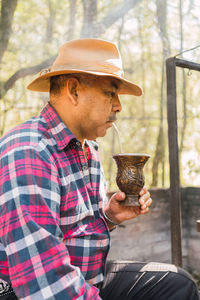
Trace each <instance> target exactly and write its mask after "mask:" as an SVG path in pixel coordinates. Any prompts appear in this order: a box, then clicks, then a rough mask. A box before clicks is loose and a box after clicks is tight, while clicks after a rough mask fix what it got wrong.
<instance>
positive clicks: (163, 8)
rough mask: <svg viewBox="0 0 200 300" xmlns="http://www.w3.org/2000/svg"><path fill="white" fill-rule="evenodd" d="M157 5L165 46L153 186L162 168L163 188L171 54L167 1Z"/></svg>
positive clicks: (163, 182)
mask: <svg viewBox="0 0 200 300" xmlns="http://www.w3.org/2000/svg"><path fill="white" fill-rule="evenodd" d="M156 5H157V19H158V26H159V34H160V38H161V40H162V46H163V60H162V76H161V87H160V90H161V92H160V102H159V105H160V126H159V132H158V137H157V144H156V150H155V156H154V159H153V165H152V186H157V185H158V167H159V165H161V167H162V186H164V184H165V145H164V124H163V120H164V118H163V109H164V96H163V95H164V94H163V90H164V74H165V72H164V68H165V59H166V57H167V56H168V55H169V53H170V47H169V39H168V36H167V26H166V20H167V1H166V0H156Z"/></svg>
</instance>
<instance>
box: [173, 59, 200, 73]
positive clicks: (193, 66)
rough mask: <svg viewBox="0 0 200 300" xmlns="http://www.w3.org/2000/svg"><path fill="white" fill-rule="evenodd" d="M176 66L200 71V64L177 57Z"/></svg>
mask: <svg viewBox="0 0 200 300" xmlns="http://www.w3.org/2000/svg"><path fill="white" fill-rule="evenodd" d="M175 64H176V66H177V67H181V68H187V69H190V70H194V71H200V64H197V63H194V62H192V61H188V60H184V59H180V58H177V57H175Z"/></svg>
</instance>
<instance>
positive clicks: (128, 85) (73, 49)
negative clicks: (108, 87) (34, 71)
mask: <svg viewBox="0 0 200 300" xmlns="http://www.w3.org/2000/svg"><path fill="white" fill-rule="evenodd" d="M72 73H87V74H94V75H98V76H110V77H114V78H117V79H119V80H120V81H121V85H120V89H119V91H118V93H119V94H131V95H135V96H140V95H141V94H142V90H141V88H140V87H139V86H138V85H136V84H133V83H132V82H130V81H128V80H126V79H124V78H123V76H124V72H123V69H122V61H121V56H120V53H119V50H118V49H117V47H116V45H115V44H113V43H111V42H108V41H105V40H101V39H93V38H90V39H79V40H72V41H69V42H67V43H65V44H64V45H62V46H61V47H60V49H59V53H58V56H57V58H56V60H55V61H54V63H53V65H52V67H50V68H49V69H45V70H42V71H41V72H40V74H39V76H38V77H37V78H36V79H34V80H33V81H32V82H31V83H30V84H29V85H28V86H27V88H28V89H29V90H32V91H38V92H49V87H50V80H49V78H50V77H51V76H56V75H60V74H72Z"/></svg>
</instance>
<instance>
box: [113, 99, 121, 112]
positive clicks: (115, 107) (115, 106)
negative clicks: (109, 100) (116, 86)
mask: <svg viewBox="0 0 200 300" xmlns="http://www.w3.org/2000/svg"><path fill="white" fill-rule="evenodd" d="M112 110H113V111H114V112H120V111H121V110H122V106H121V102H120V100H119V97H118V95H116V96H115V98H114V101H113V107H112Z"/></svg>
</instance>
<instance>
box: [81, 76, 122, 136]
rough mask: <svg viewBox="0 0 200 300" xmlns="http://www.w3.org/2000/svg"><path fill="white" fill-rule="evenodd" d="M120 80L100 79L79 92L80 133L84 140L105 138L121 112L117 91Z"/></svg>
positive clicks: (82, 87) (82, 86) (83, 87)
mask: <svg viewBox="0 0 200 300" xmlns="http://www.w3.org/2000/svg"><path fill="white" fill-rule="evenodd" d="M119 85H120V82H119V80H117V79H113V78H109V77H99V78H97V79H96V80H94V81H93V82H92V84H91V85H89V86H84V85H83V84H82V85H81V89H80V90H79V99H81V101H80V103H79V131H80V135H81V137H82V138H84V139H85V138H86V139H89V140H94V139H96V138H97V137H103V136H104V135H105V134H106V131H107V129H108V128H110V127H111V126H112V123H113V122H114V121H115V120H116V113H117V112H120V111H121V104H120V101H119V98H118V94H117V90H118V87H119Z"/></svg>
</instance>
